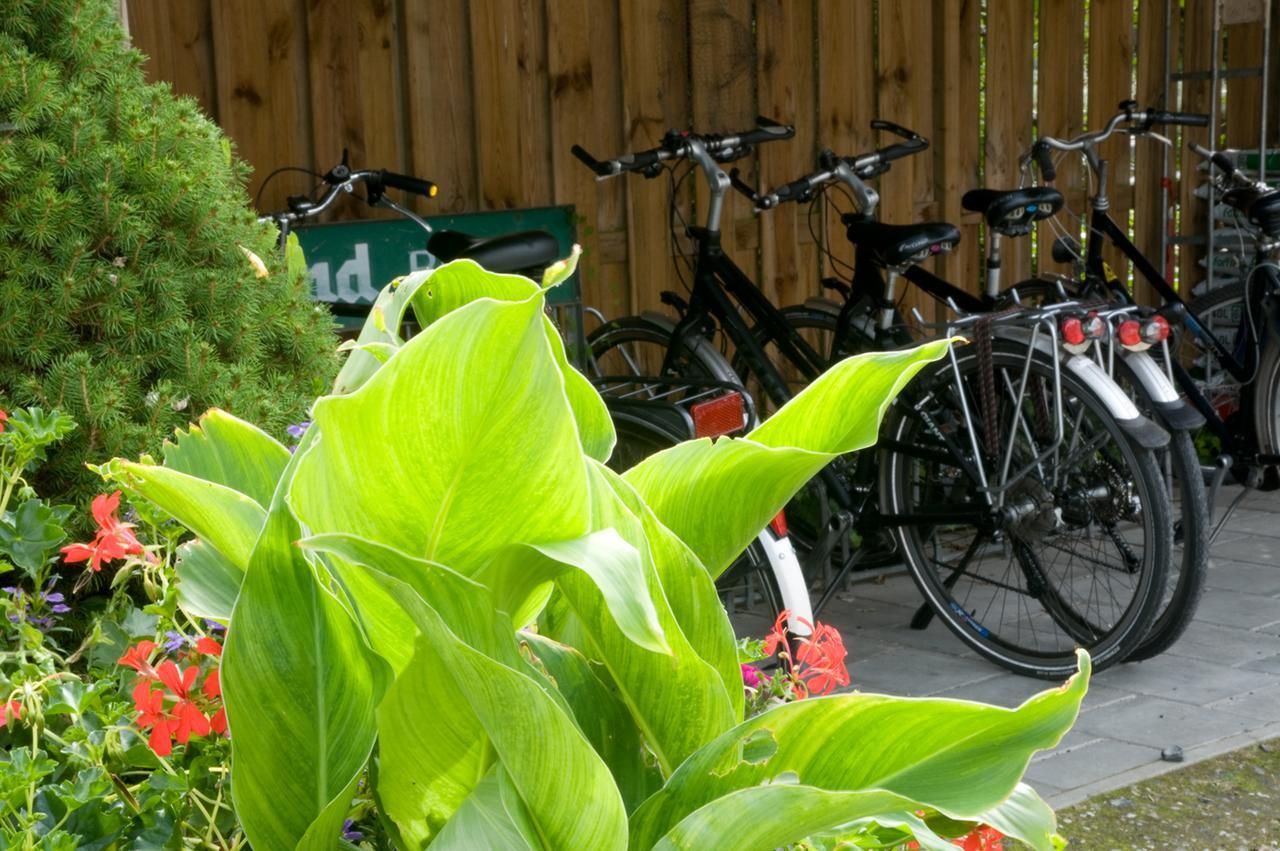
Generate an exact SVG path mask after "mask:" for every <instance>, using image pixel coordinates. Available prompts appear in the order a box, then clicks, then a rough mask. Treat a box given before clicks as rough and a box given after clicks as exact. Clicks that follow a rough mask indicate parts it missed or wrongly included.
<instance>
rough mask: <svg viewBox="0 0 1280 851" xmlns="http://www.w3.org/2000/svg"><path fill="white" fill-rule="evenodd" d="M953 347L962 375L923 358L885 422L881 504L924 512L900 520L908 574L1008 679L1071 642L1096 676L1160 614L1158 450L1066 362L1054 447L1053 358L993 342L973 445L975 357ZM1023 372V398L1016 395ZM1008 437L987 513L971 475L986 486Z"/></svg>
mask: <svg viewBox="0 0 1280 851" xmlns="http://www.w3.org/2000/svg"><path fill="white" fill-rule="evenodd" d="M955 354H956V359H957V363H958V365H959V372H960V376H961V381H960V382H959V384H957V382H956V379H955V376H954V373H953V372H952V368H951V365H950V362H949V361H945V360H944V361H942V362H940V363H938V364H935V365H933V366H931V367H929V368H926V370H925V371H923V372H922V373H921V374H920V375H919V376H917V378H916V379H915V381H914V382H913V383H912V384H910V385H908V387H907V389H906V390H905V391H904V392H903V394H902V395H901V396H900V397H899V398H898V400H897V401H895V402H894V404H893V405H892V406H891V408H890V412H889V415H888V416H887V417H886V421H885V426H884V429H883V430H882V432H881V447H882V450H881V459H880V477H881V487H880V495H881V505H882V509H883V510H884V511H885V513H886V514H889V515H897V516H898V517H899V518H903V517H910V516H912V515H914V516H915V517H916V518H920V519H918V520H912V521H906V522H903V523H900V525H899V526H898V528H897V534H898V537H899V541H900V543H901V546H902V550H903V554H904V556H905V558H906V561H907V566H908V567H909V568H910V569H911V573H912V576H913V577H914V579H915V581H916V584H917V585H918V586H919V588H920V590H921V592H922V593H923V594H924V596H925V599H926V600H928V602H929V604H930V605H931V606H932V608H933V609H934V611H935V612H936V613H937V615H938V616H939V617H941V618H942V620H943V621H944V622H945V623H946V624H947V626H948V628H950V629H951V631H952V632H953V633H955V634H956V636H958V637H959V638H960V639H961V640H962V641H964V642H965V643H966V644H968V645H969V646H970V647H972V648H973V649H974V650H976V651H977V652H978V653H980V654H982V655H983V656H984V657H986V658H987V659H990V660H991V661H993V662H995V663H997V664H999V665H1002V666H1003V667H1006V668H1008V669H1009V670H1011V671H1014V672H1015V673H1019V674H1023V675H1028V676H1037V677H1046V678H1052V679H1057V678H1061V677H1063V676H1066V675H1068V674H1070V673H1071V672H1072V671H1074V670H1075V668H1076V660H1075V653H1074V651H1075V648H1076V647H1077V646H1083V647H1086V648H1087V649H1088V650H1089V652H1090V653H1091V654H1092V656H1093V659H1094V665H1095V669H1096V670H1101V669H1103V668H1105V667H1107V666H1108V665H1111V664H1114V663H1116V662H1118V661H1121V660H1123V659H1124V658H1125V657H1126V656H1127V655H1128V654H1129V653H1130V652H1131V651H1132V650H1134V649H1135V648H1136V647H1137V646H1138V645H1139V644H1140V643H1141V641H1142V640H1143V638H1144V636H1145V635H1146V634H1147V630H1148V628H1149V627H1150V626H1151V623H1152V621H1153V620H1154V618H1155V616H1156V609H1157V606H1158V603H1159V601H1160V596H1161V593H1162V592H1163V590H1164V587H1165V584H1164V583H1165V577H1166V571H1167V566H1168V563H1169V553H1170V548H1171V545H1172V522H1171V518H1170V513H1169V504H1168V496H1167V494H1166V493H1165V489H1164V485H1163V482H1162V480H1161V477H1160V471H1159V469H1158V468H1157V466H1156V462H1155V458H1154V457H1153V455H1152V453H1151V451H1150V450H1147V449H1143V448H1141V447H1139V446H1136V445H1135V444H1134V443H1133V442H1132V441H1130V440H1129V439H1128V438H1127V437H1126V436H1125V435H1124V433H1123V431H1122V430H1121V429H1120V427H1119V425H1118V424H1117V423H1116V421H1115V420H1114V419H1113V418H1112V416H1111V415H1110V413H1109V411H1108V409H1107V408H1106V406H1105V405H1104V403H1103V402H1102V401H1101V400H1100V399H1099V398H1098V397H1097V396H1096V395H1095V394H1094V392H1093V391H1092V390H1091V389H1090V388H1089V387H1088V386H1087V385H1086V384H1085V383H1084V382H1083V381H1081V380H1079V379H1077V378H1076V377H1075V375H1074V374H1073V373H1071V372H1070V371H1068V370H1062V371H1061V376H1060V379H1061V408H1062V413H1063V428H1062V442H1061V444H1059V445H1057V447H1056V448H1053V447H1054V443H1055V441H1054V439H1053V436H1054V432H1055V431H1056V429H1055V427H1054V425H1055V422H1054V421H1055V419H1056V418H1055V417H1054V411H1055V410H1056V409H1057V402H1056V400H1057V396H1056V395H1055V386H1056V385H1055V375H1054V369H1053V366H1052V364H1051V363H1050V362H1049V361H1048V359H1047V358H1044V357H1041V356H1039V355H1037V356H1035V357H1034V358H1032V359H1031V361H1030V364H1029V366H1028V365H1027V358H1026V349H1025V348H1024V347H1018V346H1017V345H1016V344H1012V343H1008V342H1006V341H996V342H995V344H994V345H993V353H992V363H991V368H992V372H993V376H992V377H994V379H995V388H996V390H995V394H994V396H995V398H994V400H993V406H994V417H993V418H992V421H993V422H994V423H995V424H996V429H997V431H996V441H997V446H996V447H994V449H995V450H996V451H995V452H992V451H991V449H989V448H985V447H983V444H984V443H985V440H984V439H983V436H984V434H985V433H986V429H985V428H984V426H985V422H986V419H985V418H984V415H983V410H982V409H983V408H984V407H986V406H984V405H983V404H982V403H981V400H982V398H983V397H982V390H981V384H982V381H981V379H982V375H981V374H980V366H979V363H978V358H977V353H976V352H975V351H973V350H972V348H969V347H966V348H965V349H962V350H958V351H957V352H956V353H955ZM1024 367H1025V368H1027V369H1028V380H1027V385H1026V386H1027V388H1028V391H1029V392H1027V393H1026V394H1025V395H1023V396H1020V397H1019V396H1018V395H1017V392H1016V390H1017V388H1018V387H1019V385H1020V381H1021V377H1022V375H1023V370H1024ZM958 388H962V389H963V393H964V399H962V398H961V396H960V395H959V392H958ZM965 399H967V400H968V401H967V405H968V409H969V410H970V411H971V413H972V423H973V426H974V428H973V430H972V431H970V430H969V428H968V427H967V426H966V422H968V420H966V417H965V416H964V410H965V406H966V402H965ZM1010 444H1012V453H1011V455H1010V458H1011V459H1012V460H1011V464H1010V466H1009V468H1008V469H1009V470H1010V471H1025V473H1024V474H1022V475H1020V476H1011V477H1009V478H1008V480H1007V481H1008V486H1007V490H1005V491H1004V493H1005V499H1004V502H1003V504H1001V505H999V506H997V507H996V508H995V509H992V508H991V507H990V504H989V502H988V501H987V498H986V496H985V494H986V493H987V490H986V489H985V488H984V486H983V483H982V479H981V476H980V474H979V473H978V470H979V469H981V468H986V469H988V470H991V471H992V473H991V478H990V479H989V481H990V482H991V484H992V485H997V484H999V482H1000V481H1001V480H1002V479H1001V477H1000V475H999V473H998V471H999V469H1000V463H999V462H997V461H995V460H994V459H995V458H1003V457H1004V452H1005V451H1008V450H1009V448H1010ZM975 448H976V449H977V451H975ZM1050 449H1052V451H1048V453H1047V454H1044V455H1042V453H1044V452H1046V451H1047V450H1050ZM935 518H937V519H935Z"/></svg>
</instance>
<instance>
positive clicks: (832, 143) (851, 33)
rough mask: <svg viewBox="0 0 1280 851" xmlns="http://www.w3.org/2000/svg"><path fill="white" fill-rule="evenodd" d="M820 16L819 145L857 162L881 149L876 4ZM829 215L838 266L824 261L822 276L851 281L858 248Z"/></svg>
mask: <svg viewBox="0 0 1280 851" xmlns="http://www.w3.org/2000/svg"><path fill="white" fill-rule="evenodd" d="M817 11H818V145H819V146H820V147H826V148H830V149H831V150H833V151H834V152H835V153H837V154H839V155H840V156H845V157H848V156H853V155H854V154H858V153H862V152H864V151H868V150H870V149H871V148H872V147H873V146H874V145H875V139H874V134H873V133H872V132H871V126H870V125H871V119H873V118H875V117H876V88H875V83H874V81H875V42H874V40H873V38H872V36H873V33H874V29H873V26H872V25H873V24H874V22H875V8H874V5H873V3H872V0H845V2H841V3H824V2H819V3H818V10H817ZM824 215H825V217H826V222H825V230H823V231H822V232H821V233H822V234H823V235H824V236H825V237H826V240H827V249H828V250H829V251H830V252H831V254H832V255H834V257H835V258H836V261H832V260H829V259H827V258H826V257H825V256H824V257H823V258H822V261H823V262H822V270H821V274H823V275H834V276H836V277H842V278H848V276H849V267H851V266H852V264H853V247H852V246H851V245H850V244H849V241H848V240H847V239H846V238H845V228H844V225H843V224H841V222H840V217H839V216H837V215H835V214H834V213H829V214H828V213H824ZM837 261H844V263H845V264H848V265H841V264H840V262H837Z"/></svg>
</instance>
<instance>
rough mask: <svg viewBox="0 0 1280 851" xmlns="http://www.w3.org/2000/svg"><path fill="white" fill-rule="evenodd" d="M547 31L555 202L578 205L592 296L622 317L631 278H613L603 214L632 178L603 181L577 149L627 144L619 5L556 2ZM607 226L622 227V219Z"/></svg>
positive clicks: (587, 290) (586, 294) (615, 208)
mask: <svg viewBox="0 0 1280 851" xmlns="http://www.w3.org/2000/svg"><path fill="white" fill-rule="evenodd" d="M547 32H548V34H549V36H550V38H549V39H548V51H547V62H548V72H549V74H550V86H551V162H552V171H553V184H554V185H553V192H554V201H555V203H557V204H573V205H574V206H575V208H576V212H577V220H578V241H579V243H581V245H582V248H583V254H582V259H581V261H580V262H579V264H578V269H579V272H580V277H581V280H582V285H583V300H584V302H585V303H586V304H590V305H594V306H597V307H599V308H600V309H601V310H603V311H604V312H605V314H606V315H608V316H614V315H618V314H620V313H623V312H625V311H626V309H627V308H628V307H629V303H630V299H629V297H628V293H627V282H626V279H625V278H619V277H617V276H614V277H613V278H611V279H609V280H608V281H606V280H605V277H604V276H605V274H606V273H605V268H604V263H603V258H602V249H601V242H600V232H601V230H602V229H603V227H602V222H601V218H602V217H603V218H605V219H609V218H610V215H611V213H612V215H613V216H615V217H616V214H617V213H618V212H621V209H622V207H621V201H622V197H623V189H624V184H623V182H622V181H620V180H607V181H597V180H596V179H595V175H594V174H592V172H591V171H589V170H588V169H587V168H586V167H584V166H583V165H582V163H580V162H578V160H577V158H576V157H574V156H573V155H572V154H570V153H569V149H570V148H571V147H572V146H573V145H575V144H580V145H583V146H584V147H586V148H587V149H588V150H591V151H596V152H600V151H607V152H609V153H598V155H599V156H612V155H613V153H614V152H617V151H619V150H620V149H621V147H622V139H621V126H622V119H621V114H622V111H621V105H620V95H621V92H620V91H619V88H618V77H617V76H616V74H612V75H611V74H610V73H609V68H610V66H613V67H615V68H616V63H617V51H616V48H615V49H611V45H610V39H612V41H613V46H616V43H617V38H618V21H617V6H615V5H613V4H592V3H590V2H589V0H548V2H547ZM610 119H611V120H610ZM605 207H611V210H610V209H603V208H605ZM607 224H609V225H615V224H616V220H611V221H608V222H607Z"/></svg>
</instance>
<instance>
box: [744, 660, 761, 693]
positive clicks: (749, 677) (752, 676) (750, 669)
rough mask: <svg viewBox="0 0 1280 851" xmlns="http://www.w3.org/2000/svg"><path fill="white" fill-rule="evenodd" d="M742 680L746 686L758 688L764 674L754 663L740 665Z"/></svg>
mask: <svg viewBox="0 0 1280 851" xmlns="http://www.w3.org/2000/svg"><path fill="white" fill-rule="evenodd" d="M741 667H742V682H743V684H744V685H746V686H747V688H760V682H761V680H763V679H764V675H763V674H761V673H760V669H759V668H757V667H756V666H755V665H742V666H741Z"/></svg>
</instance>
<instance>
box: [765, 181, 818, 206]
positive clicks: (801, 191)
mask: <svg viewBox="0 0 1280 851" xmlns="http://www.w3.org/2000/svg"><path fill="white" fill-rule="evenodd" d="M812 188H813V187H812V186H810V185H809V178H807V177H802V178H800V179H799V180H793V181H791V182H790V183H788V184H786V185H785V186H780V187H779V188H777V189H775V190H773V195H774V196H775V197H777V199H778V201H780V202H781V201H799V200H801V199H802V198H804V196H805V195H806V194H807V193H808V192H809V191H810V190H811V189H812Z"/></svg>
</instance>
